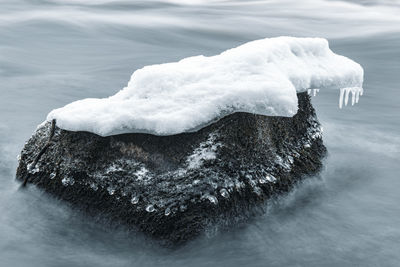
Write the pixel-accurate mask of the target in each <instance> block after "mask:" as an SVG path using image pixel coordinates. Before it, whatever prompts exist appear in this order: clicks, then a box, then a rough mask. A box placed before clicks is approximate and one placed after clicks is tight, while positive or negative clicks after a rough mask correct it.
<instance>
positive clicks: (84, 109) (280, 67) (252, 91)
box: [47, 37, 363, 136]
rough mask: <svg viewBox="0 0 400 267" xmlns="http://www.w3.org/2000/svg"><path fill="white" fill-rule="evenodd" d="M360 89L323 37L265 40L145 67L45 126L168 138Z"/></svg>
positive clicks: (357, 73)
mask: <svg viewBox="0 0 400 267" xmlns="http://www.w3.org/2000/svg"><path fill="white" fill-rule="evenodd" d="M362 83H363V69H362V67H361V66H360V65H359V64H357V63H356V62H354V61H352V60H350V59H348V58H346V57H344V56H340V55H337V54H335V53H333V52H332V51H331V50H330V49H329V45H328V41H327V40H325V39H322V38H294V37H278V38H267V39H262V40H257V41H253V42H249V43H246V44H244V45H241V46H239V47H237V48H233V49H230V50H227V51H225V52H223V53H221V54H220V55H217V56H212V57H205V56H195V57H189V58H185V59H183V60H181V61H179V62H174V63H166V64H160V65H152V66H147V67H144V68H142V69H139V70H137V71H135V72H134V73H133V75H132V77H131V80H130V81H129V83H128V85H127V87H125V88H124V89H123V90H121V91H120V92H118V93H117V94H115V95H114V96H111V97H109V98H104V99H95V98H90V99H84V100H79V101H76V102H73V103H71V104H68V105H66V106H65V107H63V108H60V109H56V110H53V111H52V112H50V114H49V115H48V116H47V120H51V119H56V120H57V125H58V126H59V127H60V128H63V129H66V130H72V131H89V132H93V133H96V134H99V135H102V136H107V135H113V134H117V133H131V132H146V133H152V134H157V135H170V134H177V133H181V132H186V131H192V130H195V129H198V128H199V127H202V126H204V125H206V124H208V123H210V122H212V121H214V120H216V119H219V118H221V117H223V116H225V115H227V114H231V113H234V112H237V111H243V112H249V113H256V114H262V115H268V116H286V117H290V116H293V115H295V114H296V112H297V95H296V93H297V92H304V91H306V90H307V89H315V88H318V89H322V90H324V89H328V88H337V89H339V88H361V87H362ZM314 92H316V90H315V91H314Z"/></svg>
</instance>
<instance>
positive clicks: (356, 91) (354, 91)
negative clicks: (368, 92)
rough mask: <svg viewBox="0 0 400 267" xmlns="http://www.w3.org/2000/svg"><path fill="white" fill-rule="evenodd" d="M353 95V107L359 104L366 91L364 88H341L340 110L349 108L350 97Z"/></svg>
mask: <svg viewBox="0 0 400 267" xmlns="http://www.w3.org/2000/svg"><path fill="white" fill-rule="evenodd" d="M350 93H351V105H352V106H353V105H354V104H355V103H358V101H359V99H360V96H362V95H363V93H364V89H363V88H362V87H346V88H340V97H339V108H342V107H343V101H344V105H345V106H347V103H348V102H349V95H350Z"/></svg>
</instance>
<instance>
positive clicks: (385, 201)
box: [0, 0, 400, 266]
mask: <svg viewBox="0 0 400 267" xmlns="http://www.w3.org/2000/svg"><path fill="white" fill-rule="evenodd" d="M280 35H290V36H319V37H325V38H327V39H329V41H330V46H331V48H332V50H333V51H335V52H337V53H339V54H342V55H345V56H348V57H350V58H352V59H354V60H355V61H357V62H359V63H360V64H361V65H362V66H363V67H364V70H365V83H364V89H365V94H364V96H363V97H362V98H361V99H360V103H359V104H358V105H355V106H353V107H345V108H343V109H341V110H340V109H339V108H338V99H339V97H338V95H339V92H337V91H323V92H322V91H321V92H320V94H319V95H318V96H316V97H314V98H313V103H314V104H315V107H316V110H317V113H318V115H319V118H320V121H321V123H322V124H323V126H324V142H325V144H326V146H327V148H328V151H329V155H328V157H327V159H326V162H325V169H324V170H323V171H322V173H321V174H320V175H319V177H315V178H310V179H309V180H308V181H307V182H305V183H304V184H302V185H300V186H298V188H296V189H295V190H293V192H292V193H290V194H289V195H287V196H284V197H282V198H280V199H279V200H277V201H276V202H275V203H273V204H271V205H269V206H268V207H267V213H266V214H265V215H264V216H260V217H257V218H254V220H252V221H251V222H249V223H248V224H247V225H245V226H243V227H240V228H235V229H233V230H232V231H229V232H224V233H216V234H214V235H211V236H210V237H204V238H200V239H198V240H195V241H193V242H191V243H189V244H187V245H186V246H184V247H182V248H179V249H177V250H168V249H164V248H160V247H158V246H156V245H154V244H150V243H149V242H147V241H145V240H144V239H143V237H142V236H141V235H140V234H134V233H131V234H127V233H126V232H125V231H124V230H123V229H115V228H112V229H110V228H109V227H107V226H105V225H102V224H99V223H96V222H94V221H93V220H91V219H88V218H85V217H84V216H83V215H82V214H80V213H79V212H77V211H76V210H74V209H72V208H70V207H69V206H68V205H67V204H65V203H62V202H60V201H58V200H55V199H53V198H51V197H49V196H48V195H46V194H44V193H43V192H41V191H40V190H38V189H36V188H35V187H32V186H31V187H29V188H28V189H27V190H19V184H18V183H17V182H16V181H15V180H14V175H15V169H16V166H17V159H16V156H17V154H18V153H19V151H20V150H21V148H22V146H23V145H24V142H25V141H26V140H27V139H28V138H29V137H30V135H31V134H32V132H33V131H34V130H35V127H36V125H37V124H39V123H41V122H42V121H43V120H44V119H45V117H46V115H47V113H48V112H49V111H50V110H52V109H53V108H56V107H60V106H63V105H65V104H67V103H69V102H71V101H74V100H77V99H81V98H85V97H105V96H108V95H112V94H114V93H115V92H117V91H118V90H120V89H121V88H122V87H124V85H125V84H126V83H127V82H128V80H129V78H130V75H131V74H132V72H133V71H134V70H136V69H138V68H140V67H142V66H145V65H148V64H154V63H162V62H169V61H176V60H179V59H181V58H183V57H187V56H191V55H199V54H203V55H213V54H216V53H219V52H221V51H223V50H225V49H228V48H231V47H235V46H237V45H239V44H241V43H244V42H247V41H250V40H254V39H259V38H264V37H274V36H280ZM0 82H1V83H0V84H1V85H0V266H211V265H213V266H243V265H244V266H400V253H399V252H400V176H399V173H400V161H399V156H400V153H399V152H400V134H399V132H400V118H399V114H400V90H399V89H400V88H399V87H400V2H399V1H395V0H386V1H383V0H382V1H376V0H359V1H356V0H353V1H345V2H344V1H328V0H304V1H299V0H297V1H296V0H293V1H292V0H259V1H234V0H229V1H205V0H191V1H189V0H186V1H185V0H182V1H179V0H159V1H151V0H149V1H135V0H120V1H116V0H91V1H85V0H25V1H23V0H0Z"/></svg>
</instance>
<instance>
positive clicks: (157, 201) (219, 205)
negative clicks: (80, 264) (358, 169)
mask: <svg viewBox="0 0 400 267" xmlns="http://www.w3.org/2000/svg"><path fill="white" fill-rule="evenodd" d="M298 98H299V111H298V113H297V114H296V115H295V116H294V117H292V118H286V117H267V116H262V115H254V114H249V113H235V114H232V115H229V116H226V117H225V118H223V119H221V120H219V121H217V122H215V123H213V124H211V125H209V126H207V127H205V128H203V129H201V130H199V131H197V132H193V133H182V134H177V135H172V136H154V135H150V134H141V133H132V134H121V135H114V136H109V137H101V136H98V135H95V134H92V133H88V132H71V131H65V130H62V129H59V128H58V127H55V132H54V136H53V137H52V139H51V141H50V142H48V141H49V137H50V135H51V123H50V122H47V123H45V124H44V125H42V126H40V127H39V128H38V129H37V131H36V132H35V133H34V135H33V136H32V137H31V138H30V139H29V141H28V142H27V143H26V145H25V147H24V149H23V150H22V152H21V158H20V162H19V166H18V169H17V179H20V180H25V179H26V180H27V182H28V183H33V184H36V185H37V186H38V187H40V188H43V189H44V190H45V191H47V192H49V193H51V194H53V195H55V196H57V197H59V198H61V199H64V200H66V201H68V202H70V203H71V204H73V206H76V207H78V208H80V209H82V210H84V211H86V212H89V213H90V214H97V215H98V214H101V215H104V216H105V217H108V218H111V219H112V220H113V221H117V222H120V223H123V224H125V225H127V226H134V227H135V228H139V229H140V230H141V231H143V232H145V233H147V234H149V235H150V236H152V237H153V238H155V239H158V240H162V241H167V242H170V243H173V244H177V243H181V242H184V241H187V240H189V239H192V238H194V237H195V236H197V235H199V234H201V233H202V232H204V231H205V229H206V228H207V227H208V226H209V225H213V224H214V225H215V224H217V223H220V222H226V223H227V225H228V226H229V225H231V224H232V223H233V222H234V221H235V220H236V219H237V218H243V217H246V216H251V215H249V213H250V211H251V210H252V208H253V207H255V206H257V205H258V204H260V203H265V201H266V200H268V199H269V198H271V197H272V196H274V195H277V194H281V193H283V192H287V191H288V190H290V188H292V186H293V185H294V184H295V183H296V182H298V181H300V180H301V179H303V178H304V177H306V176H307V175H312V174H315V173H316V172H317V171H318V170H319V169H320V168H321V166H322V163H321V160H322V158H323V156H324V154H325V152H326V149H325V147H324V145H323V143H322V139H321V127H320V125H319V123H318V120H317V117H316V115H315V111H314V109H313V107H312V105H311V103H310V98H309V96H308V95H307V94H306V93H301V94H298ZM47 143H49V144H47ZM45 146H46V151H45V152H44V153H42V155H41V157H40V159H38V160H36V161H37V164H32V163H33V162H35V159H36V158H37V155H38V154H39V153H40V151H41V150H42V149H43V147H45Z"/></svg>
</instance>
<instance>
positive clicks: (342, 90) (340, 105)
mask: <svg viewBox="0 0 400 267" xmlns="http://www.w3.org/2000/svg"><path fill="white" fill-rule="evenodd" d="M343 94H344V88H340V97H339V108H342V107H343Z"/></svg>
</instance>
